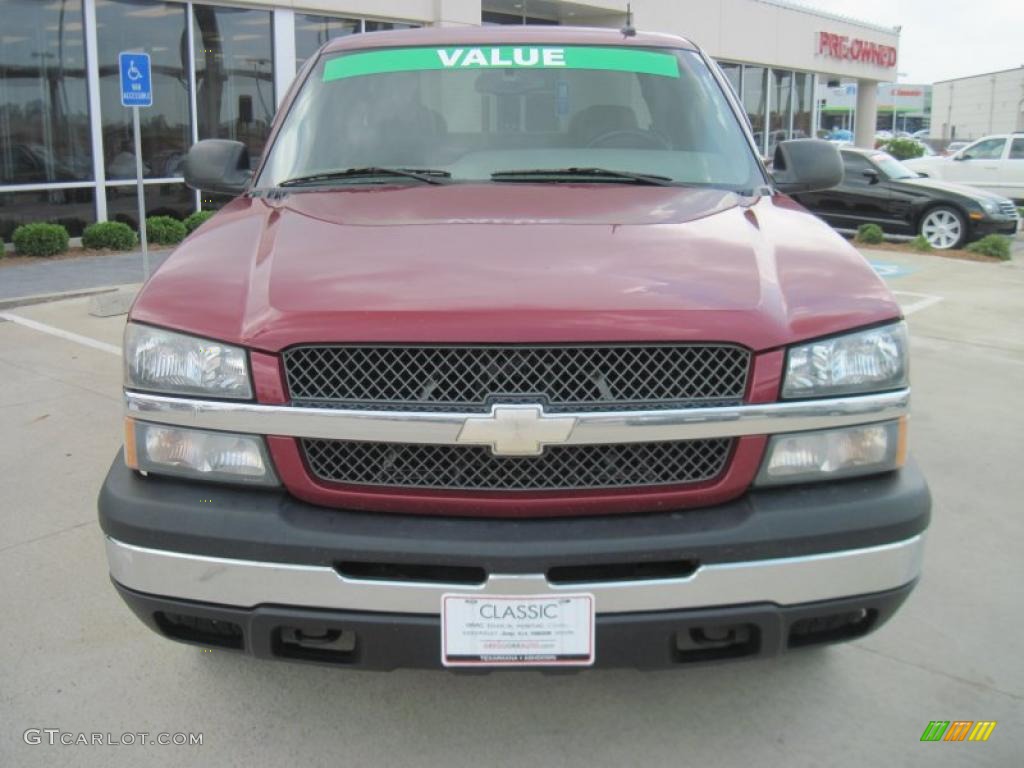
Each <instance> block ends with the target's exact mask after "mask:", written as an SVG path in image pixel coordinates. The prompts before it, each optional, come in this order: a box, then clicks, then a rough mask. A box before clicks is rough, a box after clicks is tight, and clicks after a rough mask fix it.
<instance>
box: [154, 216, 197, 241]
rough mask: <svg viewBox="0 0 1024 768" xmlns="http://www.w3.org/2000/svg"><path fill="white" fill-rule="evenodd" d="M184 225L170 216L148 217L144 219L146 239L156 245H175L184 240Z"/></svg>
mask: <svg viewBox="0 0 1024 768" xmlns="http://www.w3.org/2000/svg"><path fill="white" fill-rule="evenodd" d="M187 234H188V231H187V230H186V229H185V225H184V224H182V223H181V222H180V221H178V220H177V219H173V218H171V217H170V216H150V217H149V218H148V219H146V239H147V240H148V241H149V242H151V243H157V244H158V245H175V244H177V243H180V242H181V241H182V240H184V239H185V235H187Z"/></svg>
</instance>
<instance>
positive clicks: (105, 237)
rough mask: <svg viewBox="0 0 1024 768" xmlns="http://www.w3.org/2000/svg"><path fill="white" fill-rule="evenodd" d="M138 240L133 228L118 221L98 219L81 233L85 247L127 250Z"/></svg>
mask: <svg viewBox="0 0 1024 768" xmlns="http://www.w3.org/2000/svg"><path fill="white" fill-rule="evenodd" d="M138 242H139V240H138V238H137V237H136V236H135V232H134V230H132V228H131V227H129V226H128V225H127V224H124V223H122V222H120V221H98V222H96V223H95V224H90V225H89V226H88V227H86V228H85V231H84V232H83V233H82V246H83V247H85V248H109V249H110V250H112V251H127V250H129V249H130V248H134V247H135V244H136V243H138Z"/></svg>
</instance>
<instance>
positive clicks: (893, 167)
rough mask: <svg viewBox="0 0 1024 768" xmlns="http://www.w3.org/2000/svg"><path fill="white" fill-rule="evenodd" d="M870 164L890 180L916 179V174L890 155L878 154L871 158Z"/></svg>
mask: <svg viewBox="0 0 1024 768" xmlns="http://www.w3.org/2000/svg"><path fill="white" fill-rule="evenodd" d="M871 162H873V163H874V164H875V165H877V166H878V168H879V169H880V170H881V171H882V173H884V174H885V175H886V176H887V177H889V178H890V179H916V178H917V174H916V173H914V172H913V171H912V170H910V169H909V168H907V166H905V165H904V164H903V163H901V162H900V161H899V160H897V159H896V158H895V157H893V156H892V155H890V154H887V153H885V152H879V153H878V154H877V155H872V156H871Z"/></svg>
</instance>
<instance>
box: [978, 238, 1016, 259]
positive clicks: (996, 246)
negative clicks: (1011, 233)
mask: <svg viewBox="0 0 1024 768" xmlns="http://www.w3.org/2000/svg"><path fill="white" fill-rule="evenodd" d="M967 250H968V251H970V252H971V253H980V254H982V255H983V256H992V257H994V258H996V259H999V260H1000V261H1009V260H1010V238H1008V237H1006V236H1004V235H986V236H985V237H983V238H981V240H979V241H978V242H976V243H971V244H970V245H968V246H967Z"/></svg>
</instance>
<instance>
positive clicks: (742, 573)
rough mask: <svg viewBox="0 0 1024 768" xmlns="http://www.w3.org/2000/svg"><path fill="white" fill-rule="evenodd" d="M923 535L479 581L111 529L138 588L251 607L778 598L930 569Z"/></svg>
mask: <svg viewBox="0 0 1024 768" xmlns="http://www.w3.org/2000/svg"><path fill="white" fill-rule="evenodd" d="M923 549H924V540H923V537H922V536H920V535H918V536H914V537H913V538H910V539H906V540H905V541H900V542H895V543H892V544H885V545H882V546H877V547H868V548H865V549H851V550H843V551H839V552H828V553H825V554H819V555H808V556H803V557H787V558H777V559H771V560H752V561H747V562H738V563H719V564H711V565H703V566H700V567H699V568H698V569H697V570H696V571H695V572H694V573H693V574H692V575H690V576H688V577H686V578H672V579H656V580H654V579H652V580H646V581H630V582H621V581H618V582H595V583H588V584H575V583H574V584H571V585H566V586H562V585H555V584H552V583H550V582H549V581H548V580H547V578H546V577H545V575H544V574H492V575H491V576H490V577H489V578H488V579H487V581H486V582H485V583H484V584H482V585H478V586H472V585H470V586H467V585H465V584H442V583H424V582H400V581H376V580H361V579H352V578H348V577H344V576H341V575H339V574H338V573H337V572H336V571H335V570H334V569H333V568H329V567H324V566H308V565H288V564H284V563H268V562H258V561H251V560H228V559H223V558H217V557H201V556H198V555H189V554H183V553H180V552H167V551H162V550H156V549H145V548H142V547H136V546H133V545H131V544H125V543H123V542H121V541H118V540H116V539H112V538H107V559H108V561H109V563H110V574H111V576H112V577H113V578H114V580H115V581H117V582H118V583H119V584H122V585H123V586H125V587H128V588H129V589H133V590H136V591H138V592H144V593H147V594H151V595H157V596H162V597H171V598H177V599H183V600H197V601H201V602H207V603H217V604H220V605H229V606H238V607H244V608H251V607H253V606H257V605H261V604H275V605H284V606H304V607H310V608H324V609H334V610H348V611H379V612H388V613H412V614H438V613H439V611H440V605H441V596H442V595H443V594H444V593H446V592H458V593H463V594H478V595H481V596H487V595H557V594H559V593H566V592H574V593H575V592H589V593H591V594H593V595H594V597H595V599H596V605H597V611H598V613H629V612H632V611H659V610H674V609H687V608H701V607H712V606H727V605H736V604H740V603H758V602H770V603H776V604H779V605H795V604H798V603H807V602H813V601H815V600H827V599H831V598H840V597H850V596H853V595H863V594H869V593H872V592H882V591H885V590H888V589H895V588H897V587H901V586H904V585H905V584H908V583H910V582H911V581H913V580H914V579H915V578H917V576H918V575H919V573H920V571H921V560H922V553H923Z"/></svg>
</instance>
